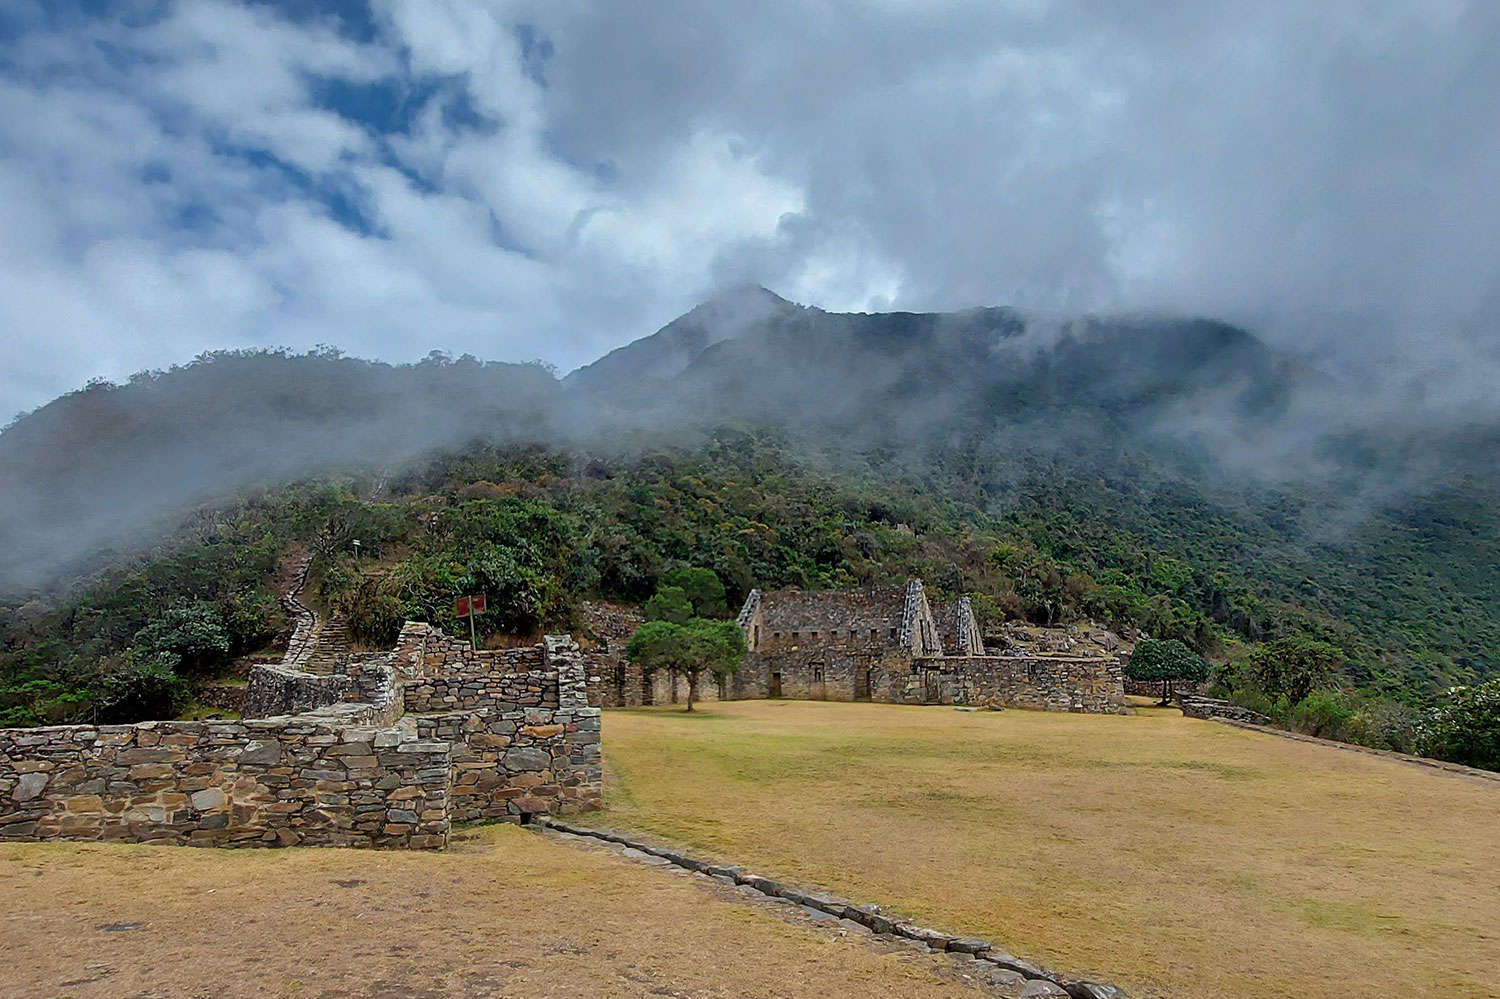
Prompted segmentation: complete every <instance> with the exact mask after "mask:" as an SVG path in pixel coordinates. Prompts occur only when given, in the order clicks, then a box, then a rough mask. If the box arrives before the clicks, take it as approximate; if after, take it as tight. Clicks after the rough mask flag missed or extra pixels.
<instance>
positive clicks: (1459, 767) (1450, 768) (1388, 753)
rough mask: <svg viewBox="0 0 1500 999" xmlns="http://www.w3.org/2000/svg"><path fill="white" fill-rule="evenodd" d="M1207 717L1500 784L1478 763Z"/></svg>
mask: <svg viewBox="0 0 1500 999" xmlns="http://www.w3.org/2000/svg"><path fill="white" fill-rule="evenodd" d="M1208 721H1214V722H1218V723H1219V724H1220V725H1228V726H1229V727H1230V728H1242V729H1244V730H1245V731H1247V732H1264V733H1265V734H1266V735H1275V736H1280V737H1281V738H1283V739H1292V740H1294V741H1296V742H1307V743H1311V744H1312V745H1315V746H1328V747H1329V748H1331V749H1342V750H1345V751H1347V752H1350V753H1364V754H1365V755H1366V756H1380V757H1384V758H1385V759H1387V760H1395V761H1396V762H1397V763H1412V764H1415V765H1417V766H1420V767H1428V768H1430V769H1433V770H1442V771H1444V772H1445V773H1450V774H1459V775H1461V776H1464V777H1478V778H1480V779H1481V780H1487V781H1492V782H1494V783H1496V784H1500V773H1495V772H1494V771H1493V770H1480V769H1478V768H1477V767H1466V766H1464V765H1463V764H1462V763H1448V762H1446V761H1444V760H1432V759H1428V758H1427V757H1425V756H1412V755H1410V754H1409V753H1398V752H1395V751H1394V750H1390V749H1376V748H1374V747H1373V746H1356V745H1355V744H1354V743H1352V742H1336V741H1334V740H1333V739H1319V738H1318V737H1317V736H1315V735H1303V734H1302V733H1301V732H1288V731H1287V730H1286V729H1281V728H1271V727H1270V726H1267V725H1252V724H1251V723H1249V722H1242V721H1235V720H1233V719H1232V718H1209V719H1208Z"/></svg>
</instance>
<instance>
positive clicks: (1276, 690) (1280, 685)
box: [1249, 635, 1348, 705]
mask: <svg viewBox="0 0 1500 999" xmlns="http://www.w3.org/2000/svg"><path fill="white" fill-rule="evenodd" d="M1347 665H1348V660H1346V659H1345V658H1344V654H1343V652H1341V651H1339V649H1338V648H1337V647H1336V646H1333V645H1329V644H1328V643H1327V642H1320V641H1318V640H1317V639H1314V638H1308V637H1306V636H1304V635H1293V636H1291V637H1288V638H1278V639H1276V640H1275V641H1274V642H1267V643H1266V644H1265V645H1262V646H1260V647H1259V648H1257V649H1256V650H1255V651H1254V652H1252V653H1250V664H1249V666H1250V674H1251V676H1252V677H1253V679H1254V681H1255V685H1256V686H1258V687H1259V688H1260V689H1261V690H1264V691H1265V692H1266V693H1267V694H1269V695H1271V696H1272V697H1285V698H1286V702H1287V704H1289V705H1295V704H1296V703H1297V702H1298V701H1300V700H1302V699H1303V698H1304V697H1306V696H1307V695H1308V694H1310V693H1312V691H1313V688H1315V687H1317V686H1318V685H1319V684H1322V683H1324V682H1326V681H1327V680H1328V679H1329V678H1331V677H1332V676H1333V675H1334V674H1335V673H1337V672H1338V671H1339V670H1341V669H1343V668H1344V667H1345V666H1347Z"/></svg>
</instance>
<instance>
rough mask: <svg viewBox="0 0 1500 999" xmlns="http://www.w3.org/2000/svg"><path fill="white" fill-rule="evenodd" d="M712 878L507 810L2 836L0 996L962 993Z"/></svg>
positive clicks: (167, 998)
mask: <svg viewBox="0 0 1500 999" xmlns="http://www.w3.org/2000/svg"><path fill="white" fill-rule="evenodd" d="M713 892H718V893H721V894H722V893H729V889H725V888H718V887H714V888H712V889H710V888H707V887H705V886H703V885H701V884H695V883H692V882H691V881H690V879H686V878H682V877H673V876H672V875H670V874H666V873H663V872H662V871H660V870H656V869H653V868H647V867H642V866H639V865H636V864H632V863H630V862H628V861H625V860H623V859H621V858H619V857H616V856H613V855H610V854H608V853H604V852H593V851H588V850H583V849H579V848H578V847H575V846H569V845H564V844H560V843H555V842H551V841H549V840H546V839H543V838H541V837H540V836H537V835H535V834H533V833H529V832H523V831H521V830H519V829H517V828H515V827H513V826H505V827H489V828H485V829H480V830H476V831H475V832H474V833H473V838H472V839H469V840H466V841H464V842H461V843H459V844H457V845H456V847H455V849H454V850H453V851H451V852H449V853H446V854H430V853H427V854H423V853H373V852H369V851H361V850H286V851H247V850H192V849H185V848H181V847H140V846H114V845H110V846H105V845H96V844H75V843H47V844H26V845H9V846H0V941H3V942H4V945H5V956H4V959H3V961H0V996H4V997H5V999H70V997H76V999H105V997H107V999H127V997H135V999H147V997H151V999H157V997H160V999H251V997H285V999H291V997H296V999H446V997H449V996H465V997H476V999H477V997H500V996H504V997H513V999H514V997H559V999H561V997H568V999H572V997H578V996H621V997H625V996H630V997H642V999H647V997H649V999H660V997H662V996H669V997H681V999H708V997H725V999H728V997H755V999H772V997H775V999H791V997H799V999H800V997H804V996H839V995H859V996H879V997H886V999H963V997H965V996H972V995H974V993H973V992H972V991H971V990H968V989H965V988H963V987H962V986H960V985H957V984H953V983H950V982H948V981H945V980H943V979H941V978H938V977H936V976H935V975H934V973H933V971H932V965H933V963H934V962H933V959H930V958H917V957H915V956H914V955H911V954H909V953H908V954H894V953H892V954H883V953H876V952H873V951H872V950H870V949H867V948H865V947H861V946H858V945H853V944H850V943H848V942H845V941H843V940H838V939H834V938H833V937H832V936H831V935H830V934H829V933H828V932H826V931H818V930H814V929H811V928H808V927H803V926H798V925H793V924H789V923H787V922H784V921H782V920H781V919H779V918H777V917H776V916H774V915H770V914H767V913H766V912H763V911H761V910H759V909H755V908H751V907H748V906H746V905H743V904H739V903H737V902H726V901H722V900H720V899H719V898H717V897H715V895H714V894H713ZM131 923H139V924H140V925H139V926H138V927H135V928H133V929H122V928H119V927H120V926H121V924H131ZM108 926H115V927H116V929H114V930H111V929H105V928H104V927H108Z"/></svg>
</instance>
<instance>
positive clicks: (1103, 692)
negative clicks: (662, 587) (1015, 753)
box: [586, 579, 1125, 713]
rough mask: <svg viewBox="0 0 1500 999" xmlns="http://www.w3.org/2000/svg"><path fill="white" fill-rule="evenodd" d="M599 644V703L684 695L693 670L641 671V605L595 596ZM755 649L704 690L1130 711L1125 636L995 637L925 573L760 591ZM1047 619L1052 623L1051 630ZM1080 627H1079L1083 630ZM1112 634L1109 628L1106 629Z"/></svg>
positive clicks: (747, 611) (751, 612)
mask: <svg viewBox="0 0 1500 999" xmlns="http://www.w3.org/2000/svg"><path fill="white" fill-rule="evenodd" d="M586 616H587V619H588V624H589V627H590V630H591V631H592V632H593V633H594V634H595V635H596V636H597V637H598V638H599V644H598V645H597V646H596V647H595V648H593V649H591V650H590V651H589V652H588V653H586V658H587V660H588V662H589V668H590V672H591V673H593V674H595V675H597V676H598V677H599V681H600V682H599V689H600V697H601V703H602V704H604V705H605V706H607V707H633V706H636V705H641V704H666V703H669V702H670V703H676V702H678V701H681V700H685V699H686V697H687V686H686V684H687V681H686V679H685V678H683V677H680V676H670V675H667V674H664V673H658V674H656V675H653V676H651V677H650V678H643V677H642V676H641V673H640V670H639V668H637V667H636V666H635V665H634V664H632V663H630V662H628V661H627V660H626V659H625V656H624V647H625V643H626V641H627V640H628V639H629V637H630V635H631V633H633V632H634V630H635V628H636V627H639V625H640V615H639V612H638V611H633V610H631V609H628V608H618V607H613V606H611V605H603V604H597V605H590V608H589V610H588V613H587V615H586ZM738 621H739V625H740V628H741V629H742V630H743V631H744V633H745V644H746V646H747V647H748V648H749V653H748V654H747V655H746V656H745V660H744V662H743V663H742V665H741V666H740V670H739V672H738V673H737V674H735V675H734V676H733V677H731V678H729V679H727V680H725V681H722V682H717V683H716V682H714V681H712V680H709V681H706V682H704V683H703V684H702V685H701V686H702V688H703V689H700V690H699V691H698V692H697V696H698V697H699V698H701V699H702V700H706V701H713V700H721V699H722V700H731V699H732V700H742V699H754V698H774V697H788V698H798V699H805V700H828V701H877V702H883V703H894V704H958V705H974V706H980V707H1021V708H1040V709H1044V710H1049V711H1077V712H1091V713H1122V712H1124V710H1125V690H1124V673H1123V665H1122V661H1121V656H1119V655H1116V654H1115V649H1116V648H1117V647H1118V640H1117V639H1114V636H1112V635H1108V633H1107V632H1103V630H1102V629H1100V631H1101V641H1100V642H1093V641H1086V640H1084V639H1083V637H1082V636H1081V635H1080V636H1079V637H1078V639H1077V640H1075V639H1074V638H1072V637H1068V636H1067V633H1066V632H1064V633H1063V637H1061V638H1060V639H1054V638H1052V637H1050V636H1049V637H1046V638H1043V637H1042V636H1038V635H1033V634H1031V633H1030V632H1028V631H1026V630H1025V629H1024V628H1019V627H1011V626H1006V628H1005V629H1003V630H1002V632H1001V634H1000V635H997V636H996V638H995V642H994V645H995V647H994V648H987V647H986V642H985V638H984V636H983V635H982V634H981V631H980V628H979V624H978V622H977V620H976V619H975V617H974V611H973V608H972V606H971V605H970V603H969V600H968V599H967V598H960V599H958V600H953V601H950V602H947V603H940V604H936V605H933V604H931V603H930V602H929V601H928V599H927V594H926V590H925V588H924V587H923V585H922V581H921V580H918V579H913V580H910V581H909V582H908V583H907V584H906V585H905V586H891V587H877V588H872V589H857V590H773V591H765V592H763V591H761V590H753V591H751V593H750V596H749V597H748V598H747V599H746V601H745V604H744V607H743V609H742V610H741V611H740V614H739V618H738ZM1044 630H1045V629H1044ZM1075 631H1076V629H1075ZM1103 636H1107V638H1105V637H1103Z"/></svg>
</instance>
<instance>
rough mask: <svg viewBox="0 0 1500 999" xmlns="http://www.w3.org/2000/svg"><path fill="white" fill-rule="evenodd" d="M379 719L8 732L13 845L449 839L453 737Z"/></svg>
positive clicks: (4, 754) (344, 715) (1, 829)
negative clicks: (423, 736) (417, 732)
mask: <svg viewBox="0 0 1500 999" xmlns="http://www.w3.org/2000/svg"><path fill="white" fill-rule="evenodd" d="M375 715H376V712H375V711H374V710H373V709H372V708H370V707H369V706H367V705H356V704H349V705H338V706H334V707H330V708H327V709H325V710H323V711H320V712H314V713H311V714H306V715H300V716H290V717H279V718H264V719H257V720H253V721H244V722H145V723H142V724H139V725H104V726H92V725H68V726H58V727H51V728H39V729H5V730H0V839H4V840H43V839H79V840H110V841H124V842H140V843H176V844H187V845H195V846H198V845H201V846H290V845H294V844H305V845H312V846H367V847H409V848H440V847H442V846H444V845H445V844H446V843H447V839H448V827H449V817H448V788H449V784H450V777H449V762H450V761H449V757H450V753H449V747H448V744H447V743H445V742H439V741H432V740H419V739H414V738H411V737H410V736H408V735H405V734H403V733H402V732H401V731H400V730H398V729H382V728H377V727H374V726H373V725H372V724H371V723H372V722H373V721H374V719H375Z"/></svg>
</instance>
